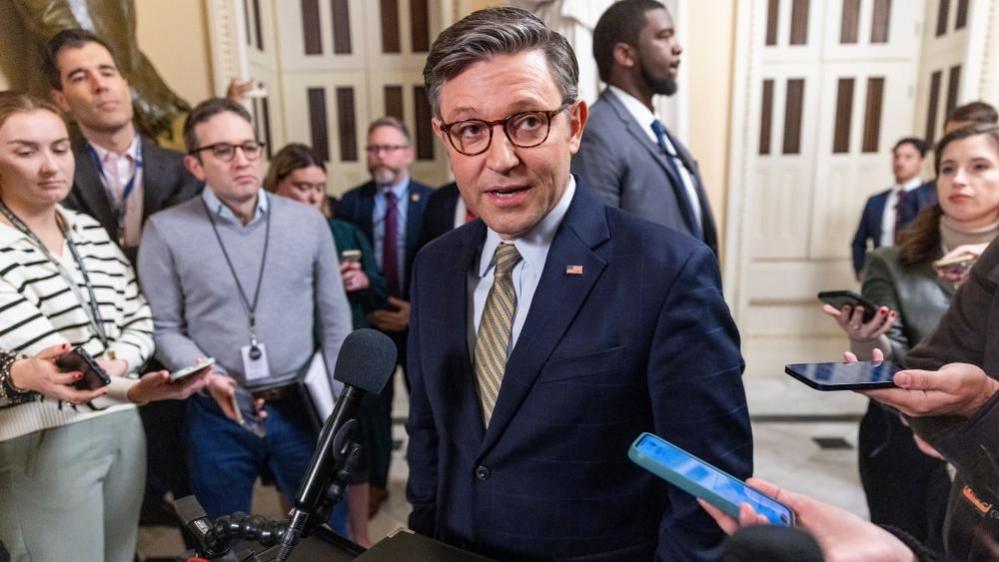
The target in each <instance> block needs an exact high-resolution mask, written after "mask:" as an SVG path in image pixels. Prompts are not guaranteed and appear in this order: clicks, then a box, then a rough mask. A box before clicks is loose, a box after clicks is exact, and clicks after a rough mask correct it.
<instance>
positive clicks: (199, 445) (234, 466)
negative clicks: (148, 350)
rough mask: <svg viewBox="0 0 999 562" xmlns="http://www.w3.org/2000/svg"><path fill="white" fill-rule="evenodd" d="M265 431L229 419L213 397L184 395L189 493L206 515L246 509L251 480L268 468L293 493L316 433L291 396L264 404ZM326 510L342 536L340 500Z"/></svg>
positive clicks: (283, 490)
mask: <svg viewBox="0 0 999 562" xmlns="http://www.w3.org/2000/svg"><path fill="white" fill-rule="evenodd" d="M264 409H265V410H266V411H267V417H266V418H265V419H264V420H263V422H262V424H263V426H264V428H265V429H266V431H267V434H266V435H265V436H264V437H258V436H257V435H255V434H253V433H251V432H250V431H249V430H247V429H244V428H243V427H240V426H239V425H238V424H237V423H236V422H234V421H232V420H229V419H228V418H226V417H225V415H224V414H223V413H222V410H221V409H219V407H218V405H217V404H216V403H215V400H214V399H212V398H210V397H206V396H201V395H200V394H195V395H194V396H192V397H190V398H189V399H187V419H186V422H187V427H186V429H185V439H186V442H187V462H188V469H189V470H190V473H191V487H192V488H193V490H194V495H195V496H196V497H197V498H198V501H199V502H200V503H201V505H202V506H203V507H204V508H205V512H206V513H207V514H208V517H209V518H210V519H215V518H217V517H219V516H221V515H228V514H232V513H235V512H237V511H242V512H244V513H250V508H251V501H252V497H253V484H254V481H255V480H256V479H257V477H258V476H259V475H260V474H261V473H262V472H264V471H265V470H269V471H270V473H271V474H272V475H273V476H274V480H275V484H276V485H277V488H278V490H279V491H280V492H281V493H282V494H284V496H285V497H286V498H294V497H295V494H296V492H297V491H298V486H299V483H300V482H301V480H302V477H303V476H304V475H305V471H306V468H307V467H308V465H309V461H310V460H311V459H312V453H313V450H314V449H315V447H316V440H317V439H318V435H317V433H316V430H315V429H314V427H313V425H312V422H311V421H310V420H309V418H308V415H307V414H306V412H305V407H304V405H303V404H302V403H301V401H300V400H299V399H298V398H297V397H288V398H284V399H282V400H279V401H276V402H268V403H267V404H265V405H264ZM336 507H337V508H339V509H334V510H333V511H332V512H331V514H330V526H331V527H333V530H334V531H336V532H337V533H340V534H341V535H344V536H346V502H340V503H339V504H337V506H336Z"/></svg>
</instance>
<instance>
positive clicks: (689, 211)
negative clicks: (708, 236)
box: [651, 119, 704, 240]
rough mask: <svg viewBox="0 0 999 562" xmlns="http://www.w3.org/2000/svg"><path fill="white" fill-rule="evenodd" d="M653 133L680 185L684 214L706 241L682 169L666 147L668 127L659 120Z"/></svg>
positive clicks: (655, 123) (677, 190) (679, 192)
mask: <svg viewBox="0 0 999 562" xmlns="http://www.w3.org/2000/svg"><path fill="white" fill-rule="evenodd" d="M651 126H652V131H653V132H654V133H655V134H656V142H657V144H658V145H659V150H661V151H662V152H663V156H665V159H666V166H668V167H669V171H670V173H672V174H673V177H675V178H676V181H677V182H679V184H678V185H677V186H676V187H677V189H676V192H677V198H678V199H679V200H680V204H681V205H683V207H684V208H683V209H682V210H683V213H684V215H686V217H687V220H688V222H689V224H690V228H691V231H692V232H693V233H694V235H695V236H696V237H697V238H699V239H701V240H704V232H703V230H702V228H701V219H700V217H698V216H696V215H695V213H694V205H693V204H692V203H691V201H690V197H689V196H688V195H687V188H686V186H684V184H683V176H682V175H680V169H679V168H677V166H676V157H675V156H673V155H672V154H670V152H669V149H668V148H667V147H666V127H664V126H663V124H662V122H660V121H659V120H658V119H656V120H655V121H653V122H652V125H651Z"/></svg>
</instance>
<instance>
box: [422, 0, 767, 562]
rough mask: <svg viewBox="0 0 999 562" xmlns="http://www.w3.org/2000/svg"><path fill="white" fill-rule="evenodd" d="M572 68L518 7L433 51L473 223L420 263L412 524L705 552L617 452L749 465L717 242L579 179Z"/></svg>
mask: <svg viewBox="0 0 999 562" xmlns="http://www.w3.org/2000/svg"><path fill="white" fill-rule="evenodd" d="M575 60H576V59H575V55H574V53H573V52H572V47H570V46H569V43H568V42H567V41H566V40H565V38H564V37H562V36H561V35H559V34H558V33H555V32H553V31H551V30H549V29H548V28H546V27H545V25H544V23H542V22H541V21H540V20H539V19H537V18H536V17H535V16H533V15H532V14H530V13H529V12H527V11H525V10H521V9H517V8H491V9H486V10H480V11H478V12H475V13H473V14H471V15H470V16H468V17H466V18H465V19H463V20H461V21H460V22H458V23H456V24H455V25H453V26H452V27H450V28H448V29H447V30H445V31H444V32H443V33H441V35H440V36H438V38H437V40H436V41H435V43H434V46H433V48H432V49H431V52H430V54H429V56H428V57H427V63H426V67H425V69H424V77H425V79H426V82H427V91H428V93H429V98H430V103H431V106H432V111H433V115H434V118H433V123H434V129H435V132H436V134H437V135H438V137H439V138H440V139H441V141H442V143H443V144H444V145H445V146H446V147H447V151H448V158H449V160H450V164H451V169H452V170H453V172H454V176H455V179H456V181H457V184H458V188H459V190H460V191H461V194H462V197H463V199H464V200H465V201H466V203H467V204H468V206H469V207H470V208H471V209H472V210H473V211H474V212H475V213H476V214H477V215H478V216H479V217H480V218H479V219H477V220H474V221H472V222H471V223H468V224H466V225H464V226H462V227H460V228H458V229H455V230H454V231H452V232H449V233H447V234H445V235H444V236H442V237H440V238H438V239H437V240H435V241H433V242H431V243H430V244H428V245H427V246H425V247H424V248H423V249H422V250H421V251H420V253H419V255H418V256H417V259H416V264H415V266H414V268H413V278H412V288H411V292H410V296H411V298H412V302H413V316H412V327H411V330H410V340H409V376H410V381H411V383H412V393H411V397H410V415H409V420H408V422H407V425H406V428H407V430H408V432H409V449H408V454H407V459H408V460H409V482H408V488H407V495H408V499H409V501H410V503H411V504H412V505H413V512H412V515H411V516H410V519H409V524H410V527H411V528H412V529H414V530H415V531H417V532H419V533H423V534H427V535H430V536H433V537H436V538H438V539H441V540H444V541H446V542H449V543H452V544H457V545H460V546H464V547H466V548H469V549H471V550H474V551H477V552H481V553H483V554H486V555H488V556H491V557H493V558H495V559H498V560H514V559H516V560H525V559H530V560H542V559H544V560H552V559H558V560H577V559H578V560H583V559H585V560H589V561H598V560H599V561H602V562H609V561H618V560H620V561H629V562H630V561H633V560H652V559H653V558H655V559H657V560H715V559H717V556H718V554H719V550H718V546H719V544H720V543H721V541H722V537H723V535H722V533H721V531H720V530H719V529H718V528H717V526H715V524H714V523H713V522H712V521H711V520H710V518H708V517H707V516H706V515H705V514H704V513H703V511H702V510H701V509H700V508H699V507H698V505H697V503H696V502H695V501H694V498H693V497H691V496H689V495H687V494H685V493H684V492H681V491H679V490H678V489H677V488H671V487H670V486H668V485H667V484H666V483H664V482H663V481H661V480H659V479H658V478H656V477H655V476H653V475H652V474H650V473H648V472H646V471H644V470H642V469H640V468H639V467H637V466H636V465H634V464H632V463H631V462H630V461H629V460H628V458H627V451H628V446H629V445H630V444H631V442H632V441H633V440H634V439H635V438H636V437H638V435H640V434H641V433H642V432H643V431H649V432H654V433H657V434H659V435H661V436H662V437H664V438H665V439H667V440H669V441H671V442H673V443H675V444H677V445H678V446H680V447H682V448H683V449H686V450H688V451H691V452H692V453H693V454H695V455H697V456H698V457H700V458H702V459H704V460H706V461H708V462H710V463H712V464H714V465H715V466H718V467H721V468H722V469H723V470H725V471H727V472H729V473H730V474H733V475H735V476H736V477H739V478H745V477H747V476H749V475H750V474H751V472H752V438H751V435H750V427H749V418H748V414H747V411H746V401H745V394H744V391H743V387H742V381H741V372H742V369H743V362H742V358H741V356H740V354H739V336H738V332H737V330H736V327H735V324H734V323H733V321H732V318H731V316H730V315H729V311H728V307H727V306H726V304H725V302H724V300H723V298H722V293H721V290H720V279H719V272H718V266H717V260H716V259H715V256H714V254H713V253H712V252H711V250H710V249H708V247H707V246H705V245H704V244H703V243H701V242H699V241H697V240H695V239H693V238H691V237H688V236H685V235H682V234H680V233H677V232H674V231H672V230H669V229H666V228H663V227H661V226H659V225H655V224H652V223H650V222H647V221H644V220H641V219H640V218H638V217H635V216H634V215H631V214H628V213H624V212H622V211H620V210H618V209H614V208H611V207H608V206H606V205H604V204H603V203H601V202H600V201H599V200H598V199H597V198H596V197H595V196H594V195H593V193H592V191H591V190H590V189H589V188H588V187H587V186H586V184H585V180H584V179H583V178H574V177H573V176H572V175H571V174H570V172H569V162H570V158H571V155H572V153H573V152H575V151H576V150H577V149H578V147H579V139H580V136H581V135H582V134H583V127H584V124H585V122H586V118H587V107H586V103H585V102H582V101H579V100H577V96H578V93H577V92H578V90H577V83H578V67H577V66H576V62H575Z"/></svg>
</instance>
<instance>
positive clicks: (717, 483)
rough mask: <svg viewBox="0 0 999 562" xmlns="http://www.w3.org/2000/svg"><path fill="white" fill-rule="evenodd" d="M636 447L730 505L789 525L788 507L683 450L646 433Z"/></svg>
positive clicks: (775, 522)
mask: <svg viewBox="0 0 999 562" xmlns="http://www.w3.org/2000/svg"><path fill="white" fill-rule="evenodd" d="M637 448H638V450H639V451H640V452H641V453H643V454H645V455H648V456H649V457H652V458H653V459H655V460H657V461H659V462H660V463H662V464H663V465H665V466H667V467H669V468H670V469H671V470H672V471H674V472H676V473H677V474H679V475H681V476H683V477H684V478H686V479H687V480H690V481H691V482H694V483H695V484H697V485H698V486H700V487H702V488H705V489H708V490H711V491H712V492H714V493H715V494H718V495H719V496H721V497H722V498H723V499H724V500H725V501H727V502H729V503H731V504H732V505H735V506H739V505H741V504H743V503H748V504H749V505H750V507H752V508H753V510H755V511H756V513H757V514H759V515H762V516H764V517H766V518H767V520H768V521H770V522H771V523H773V524H775V525H790V524H791V517H790V514H789V513H788V511H787V509H786V508H785V507H784V506H782V505H780V504H779V503H776V502H775V501H773V500H772V499H770V498H769V497H767V496H765V495H763V494H761V493H759V492H757V491H756V490H754V489H752V488H750V487H749V486H747V485H746V484H745V483H744V482H742V481H740V480H738V479H737V478H733V477H732V476H729V475H727V474H725V473H723V472H721V471H719V470H718V469H716V468H715V467H713V466H711V465H709V464H707V463H705V462H703V461H701V460H700V459H697V458H695V457H692V456H691V455H689V454H687V453H686V452H685V451H683V450H682V449H679V448H677V447H674V446H672V445H669V444H666V443H662V442H659V441H657V440H656V439H654V438H652V437H650V436H646V437H645V438H643V439H642V440H641V441H640V442H639V443H638V445H637Z"/></svg>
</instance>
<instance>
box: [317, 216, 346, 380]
mask: <svg viewBox="0 0 999 562" xmlns="http://www.w3.org/2000/svg"><path fill="white" fill-rule="evenodd" d="M312 223H313V225H312V226H313V228H312V231H313V236H314V237H315V240H318V244H317V248H316V257H315V263H314V264H313V275H314V276H315V285H314V286H315V294H316V322H317V324H318V328H319V330H318V333H319V343H320V345H321V346H322V349H323V358H324V359H325V361H326V372H327V373H329V375H330V377H332V376H333V369H334V367H335V365H336V358H337V355H338V354H339V353H340V346H341V345H343V340H344V338H346V337H347V334H349V333H350V332H351V331H352V330H353V329H354V328H353V320H352V318H351V313H350V303H349V302H347V293H346V292H345V291H344V289H343V278H342V277H341V276H340V263H339V260H338V259H337V256H338V255H339V254H338V253H337V250H336V244H335V243H334V242H333V235H332V234H331V233H330V229H329V226H328V225H327V224H326V221H325V220H324V219H323V218H322V216H321V215H320V214H318V213H316V214H315V220H314V221H312Z"/></svg>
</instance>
